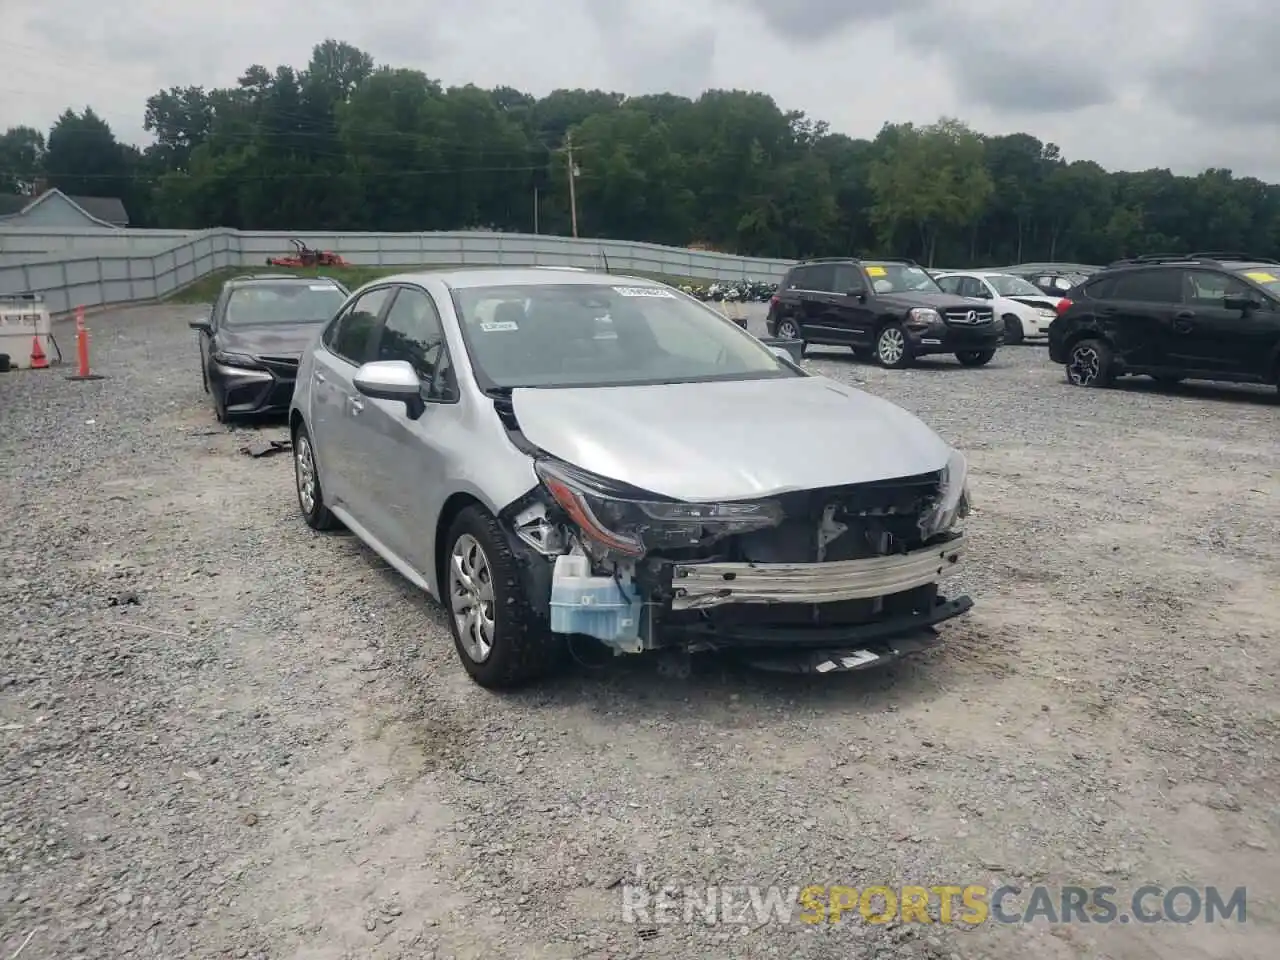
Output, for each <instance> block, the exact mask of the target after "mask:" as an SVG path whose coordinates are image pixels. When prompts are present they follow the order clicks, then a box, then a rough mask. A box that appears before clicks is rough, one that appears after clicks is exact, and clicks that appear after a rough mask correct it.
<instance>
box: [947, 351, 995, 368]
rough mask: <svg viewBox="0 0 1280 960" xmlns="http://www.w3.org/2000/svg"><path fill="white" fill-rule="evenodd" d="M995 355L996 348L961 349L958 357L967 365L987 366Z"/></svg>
mask: <svg viewBox="0 0 1280 960" xmlns="http://www.w3.org/2000/svg"><path fill="white" fill-rule="evenodd" d="M995 355H996V352H995V351H994V350H961V351H960V352H959V353H957V354H956V359H957V360H959V361H960V363H961V364H962V365H964V366H966V367H985V366H986V365H987V364H988V363H990V362H991V358H992V357H994V356H995Z"/></svg>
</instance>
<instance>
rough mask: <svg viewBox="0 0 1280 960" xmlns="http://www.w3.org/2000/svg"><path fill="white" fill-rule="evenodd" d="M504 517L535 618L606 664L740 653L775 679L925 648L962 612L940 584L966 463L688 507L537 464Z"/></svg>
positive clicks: (963, 602) (959, 545)
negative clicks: (608, 651)
mask: <svg viewBox="0 0 1280 960" xmlns="http://www.w3.org/2000/svg"><path fill="white" fill-rule="evenodd" d="M534 467H535V471H536V473H537V475H538V477H539V479H540V480H541V484H540V485H539V486H538V487H537V488H535V489H534V490H533V491H531V492H530V494H529V495H528V496H526V497H525V498H523V499H522V500H521V501H519V502H517V503H515V504H512V505H511V506H510V507H509V508H508V509H507V510H505V511H503V518H502V519H503V521H504V526H505V527H506V528H507V530H508V531H509V536H510V539H511V542H512V546H513V549H514V551H515V552H516V554H517V556H519V557H521V558H522V559H523V561H524V564H525V566H526V574H527V575H526V577H525V584H526V589H527V590H528V591H529V593H530V597H529V600H530V602H531V603H532V605H533V607H534V609H535V610H536V611H538V612H539V613H540V614H542V615H545V617H546V620H547V622H548V623H549V625H550V629H551V630H553V631H554V632H556V633H561V634H571V635H583V636H589V637H593V638H595V639H596V640H599V641H600V642H602V643H604V644H605V645H607V646H608V647H610V648H612V649H613V650H614V651H616V652H618V653H641V652H644V651H648V650H656V649H671V648H675V649H678V650H681V651H685V652H698V651H703V650H737V651H744V652H747V653H749V654H750V657H751V658H752V659H753V661H754V662H756V663H757V664H758V665H760V666H766V667H772V668H775V669H782V670H802V671H804V670H816V671H818V672H827V671H828V670H851V669H861V668H862V667H864V666H869V665H872V664H874V663H876V662H881V661H884V660H888V659H893V658H895V657H897V656H901V655H903V654H906V653H911V652H915V651H916V650H919V649H923V648H924V647H927V646H930V645H931V644H932V643H933V642H936V632H935V631H934V629H933V628H934V627H935V626H936V625H937V624H939V623H941V622H942V621H944V620H948V619H950V618H952V617H955V616H958V615H960V614H962V613H964V612H965V611H967V610H968V609H969V608H970V607H971V606H972V601H971V600H970V598H969V597H967V596H957V597H952V598H947V597H944V596H942V595H941V594H940V592H939V582H940V581H941V580H942V579H943V578H944V577H945V576H947V575H948V574H949V573H951V572H953V571H954V570H955V569H956V568H957V565H958V561H959V559H960V556H961V554H962V553H963V551H964V548H965V539H964V534H963V532H962V530H961V529H960V521H961V520H963V518H964V517H965V516H967V514H968V511H969V493H968V485H967V465H966V462H965V459H964V457H963V455H961V454H960V453H958V452H952V454H951V456H950V459H949V460H948V462H947V463H946V465H945V466H944V467H943V468H942V469H940V470H937V471H934V472H932V473H927V474H922V475H917V476H910V477H900V478H894V479H888V480H881V481H875V482H870V483H859V484H852V485H848V486H843V487H829V488H823V489H814V490H802V491H795V492H787V493H781V494H778V495H776V496H772V497H768V498H764V499H758V500H734V501H726V502H723V503H702V502H697V503H693V502H684V501H677V500H672V499H669V498H665V497H661V496H658V495H654V494H652V493H649V492H647V491H644V490H640V489H637V488H634V487H630V486H628V485H627V484H624V483H620V482H617V481H613V480H608V479H605V478H602V477H598V476H595V475H593V474H590V473H587V472H585V471H583V470H580V469H578V468H576V467H574V466H572V465H570V464H567V463H565V462H562V461H560V460H558V459H555V458H553V457H550V456H547V455H545V454H541V455H538V456H537V457H536V458H535V464H534Z"/></svg>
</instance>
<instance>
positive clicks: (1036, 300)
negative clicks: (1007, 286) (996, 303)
mask: <svg viewBox="0 0 1280 960" xmlns="http://www.w3.org/2000/svg"><path fill="white" fill-rule="evenodd" d="M1006 299H1008V300H1014V301H1016V302H1018V303H1021V304H1023V305H1024V306H1028V307H1036V308H1038V309H1043V310H1056V309H1057V308H1058V301H1057V300H1050V299H1049V298H1048V297H1034V296H1031V295H1027V296H1025V297H1023V296H1017V297H1006Z"/></svg>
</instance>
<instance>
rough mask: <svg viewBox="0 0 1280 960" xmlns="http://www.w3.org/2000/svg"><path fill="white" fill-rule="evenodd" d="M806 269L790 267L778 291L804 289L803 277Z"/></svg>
mask: <svg viewBox="0 0 1280 960" xmlns="http://www.w3.org/2000/svg"><path fill="white" fill-rule="evenodd" d="M808 270H809V268H808V267H792V268H791V270H790V271H789V272H788V273H787V276H786V279H784V280H783V281H782V284H781V287H780V289H782V290H802V289H804V276H805V274H806V273H807V272H808Z"/></svg>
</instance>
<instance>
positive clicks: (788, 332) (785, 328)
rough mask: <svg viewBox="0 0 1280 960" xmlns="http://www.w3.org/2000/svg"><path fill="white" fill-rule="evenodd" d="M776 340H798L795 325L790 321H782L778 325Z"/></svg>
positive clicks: (798, 332) (798, 335)
mask: <svg viewBox="0 0 1280 960" xmlns="http://www.w3.org/2000/svg"><path fill="white" fill-rule="evenodd" d="M778 338H779V339H781V340H799V339H800V331H799V330H797V329H796V325H795V324H794V323H792V322H791V321H790V320H783V321H782V322H781V323H780V324H778Z"/></svg>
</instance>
